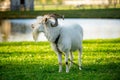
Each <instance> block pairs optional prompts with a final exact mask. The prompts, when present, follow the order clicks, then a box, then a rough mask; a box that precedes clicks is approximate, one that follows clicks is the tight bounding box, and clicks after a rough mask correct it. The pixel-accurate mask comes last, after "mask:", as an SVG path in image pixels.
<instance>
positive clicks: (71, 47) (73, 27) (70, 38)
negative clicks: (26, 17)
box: [33, 17, 83, 72]
mask: <svg viewBox="0 0 120 80" xmlns="http://www.w3.org/2000/svg"><path fill="white" fill-rule="evenodd" d="M53 23H54V21H52V20H51V19H48V20H47V22H46V23H45V22H44V21H43V18H41V17H38V18H37V22H36V23H35V24H33V26H34V27H35V28H34V29H33V33H36V34H33V36H38V34H39V33H40V32H44V34H45V36H46V38H47V39H48V41H49V42H51V45H52V48H53V50H54V51H55V52H56V54H57V56H58V62H59V72H61V71H62V54H61V52H63V53H64V54H65V62H66V72H69V68H70V67H71V66H72V62H71V63H70V66H68V57H69V55H70V60H71V61H72V60H73V55H72V52H73V51H76V50H78V60H79V61H78V62H79V69H80V70H81V55H82V40H83V29H82V27H81V26H80V25H78V24H67V25H64V24H63V25H60V24H58V26H56V27H52V26H51V25H50V24H53ZM58 23H59V22H58ZM36 24H37V25H36ZM35 25H36V26H35ZM36 31H38V32H39V33H38V32H36ZM59 35H60V37H59V39H58V43H57V44H55V40H56V38H58V36H59ZM58 49H59V50H60V51H61V52H60V51H59V50H58Z"/></svg>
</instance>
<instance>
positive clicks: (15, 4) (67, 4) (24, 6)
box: [0, 0, 120, 11]
mask: <svg viewBox="0 0 120 80" xmlns="http://www.w3.org/2000/svg"><path fill="white" fill-rule="evenodd" d="M96 8H97V9H99V8H100V9H101V8H120V0H0V11H6V10H7V11H9V10H70V9H96Z"/></svg>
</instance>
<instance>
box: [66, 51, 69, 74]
mask: <svg viewBox="0 0 120 80" xmlns="http://www.w3.org/2000/svg"><path fill="white" fill-rule="evenodd" d="M68 57H69V52H66V53H65V63H66V73H68V72H69V66H68Z"/></svg>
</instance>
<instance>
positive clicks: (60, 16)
mask: <svg viewBox="0 0 120 80" xmlns="http://www.w3.org/2000/svg"><path fill="white" fill-rule="evenodd" d="M53 15H55V16H57V17H58V18H62V19H63V20H64V15H59V14H53Z"/></svg>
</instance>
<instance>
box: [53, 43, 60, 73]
mask: <svg viewBox="0 0 120 80" xmlns="http://www.w3.org/2000/svg"><path fill="white" fill-rule="evenodd" d="M51 46H52V48H53V50H54V51H55V53H56V54H57V56H58V63H59V72H62V53H61V52H60V51H59V50H58V49H57V47H56V44H54V43H52V45H51Z"/></svg>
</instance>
